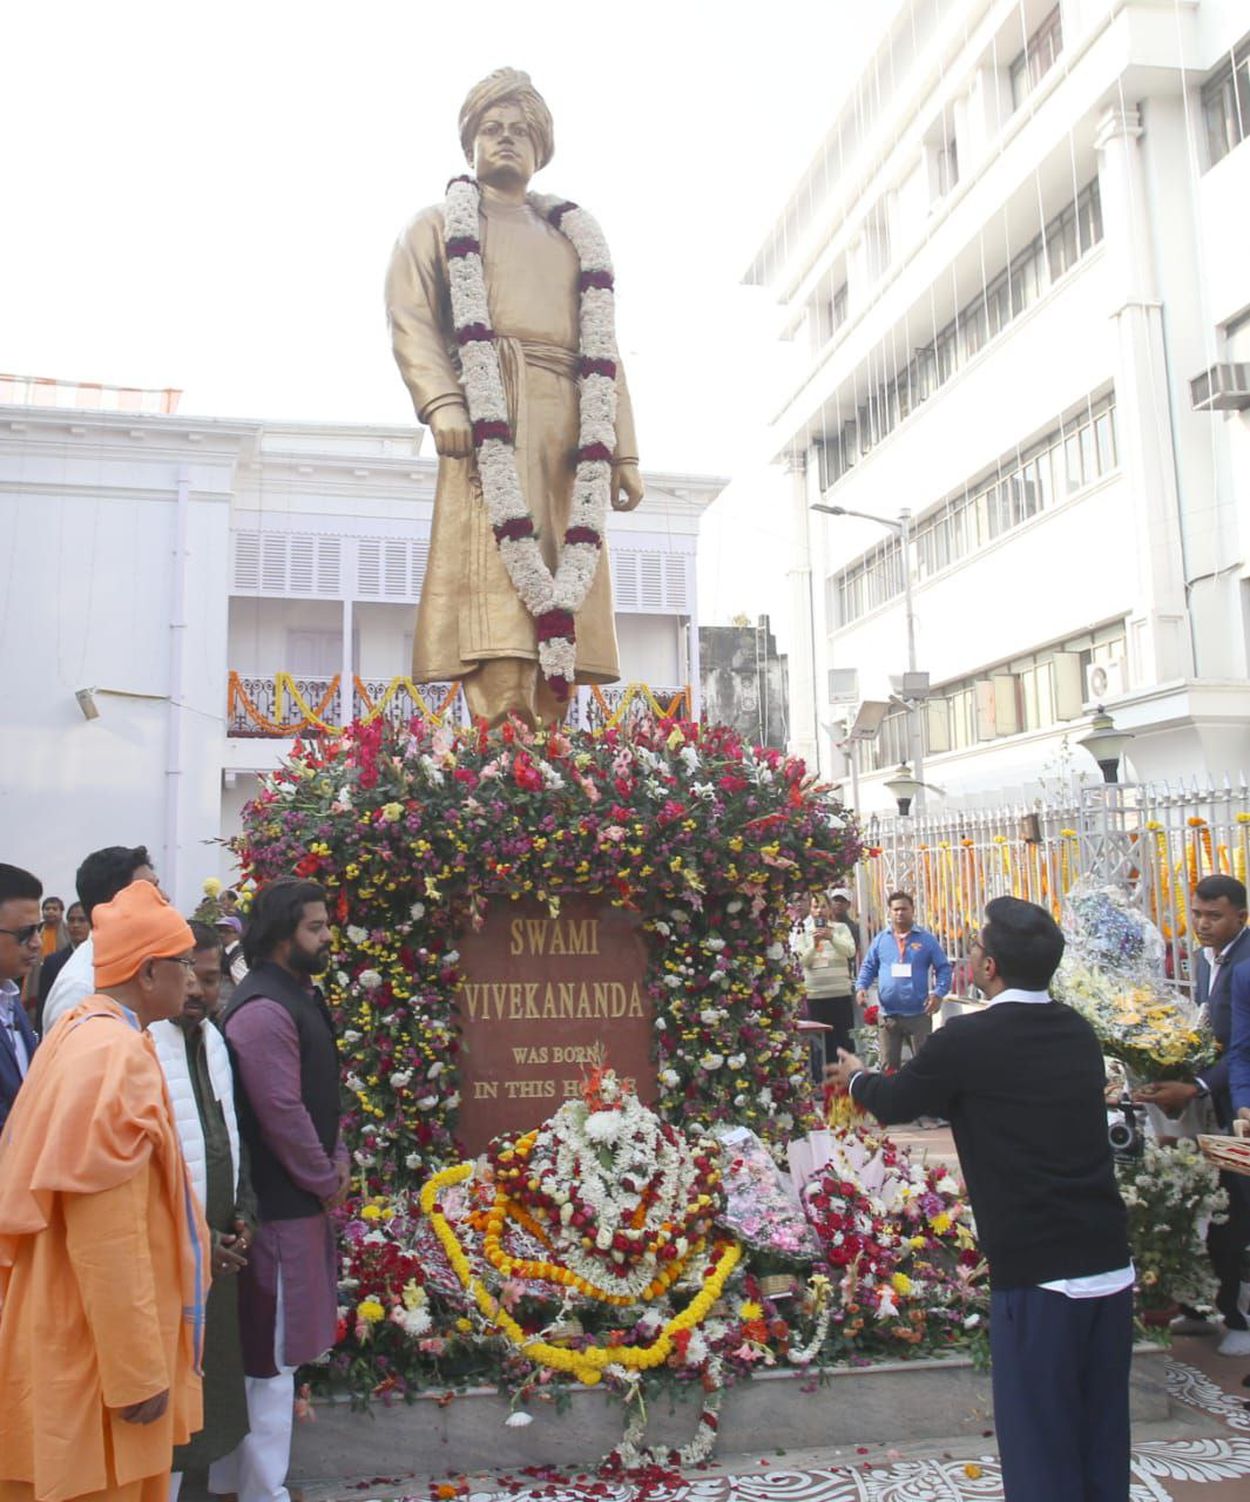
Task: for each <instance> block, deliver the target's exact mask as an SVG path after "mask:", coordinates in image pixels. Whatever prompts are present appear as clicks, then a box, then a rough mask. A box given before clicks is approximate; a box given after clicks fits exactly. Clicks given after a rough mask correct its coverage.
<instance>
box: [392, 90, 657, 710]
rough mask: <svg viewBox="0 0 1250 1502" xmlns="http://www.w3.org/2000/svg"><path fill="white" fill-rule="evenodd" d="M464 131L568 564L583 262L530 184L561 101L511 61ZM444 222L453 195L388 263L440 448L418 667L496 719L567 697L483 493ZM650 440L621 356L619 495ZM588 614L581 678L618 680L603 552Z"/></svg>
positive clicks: (495, 285) (405, 360) (482, 233)
mask: <svg viewBox="0 0 1250 1502" xmlns="http://www.w3.org/2000/svg"><path fill="white" fill-rule="evenodd" d="M460 142H461V145H462V147H463V148H464V153H465V156H466V158H467V159H468V161H469V163H470V165H471V166H472V167H473V170H474V174H475V176H476V178H477V181H478V183H479V185H480V188H481V224H480V229H479V234H478V239H479V240H480V242H481V246H482V261H483V266H484V270H485V279H486V290H487V297H488V301H489V306H490V322H491V327H492V329H493V330H494V332H495V347H496V350H497V351H498V355H499V364H500V371H501V374H502V377H503V382H504V388H505V392H506V395H507V401H508V414H509V418H510V421H511V426H512V431H513V441H514V446H515V454H516V465H517V473H518V476H519V478H520V481H521V488H522V491H523V493H524V496H525V499H526V502H527V503H528V506H529V510H530V515H531V517H532V518H533V521H534V526H535V528H536V530H537V533H538V538H539V543H540V546H541V548H542V552H543V556H544V559H545V561H546V564H547V567H548V568H549V569H551V570H552V571H553V572H554V570H555V569H556V567H557V565H558V563H559V549H560V541H559V540H560V539H561V538H563V536H564V533H565V529H566V528H567V526H568V524H569V513H570V507H571V504H572V494H573V477H574V471H575V468H576V453H577V446H578V433H579V423H578V418H579V410H580V408H579V396H578V383H577V378H578V356H579V350H580V331H579V327H578V312H579V300H578V297H579V294H578V280H579V273H580V267H579V264H578V258H577V252H576V251H575V250H574V249H573V246H572V245H571V244H570V242H569V241H568V240H567V239H566V238H565V237H564V235H562V234H561V233H560V231H559V230H558V229H556V228H554V227H553V226H552V225H551V224H549V223H548V222H547V220H546V219H544V218H543V217H542V215H541V214H539V213H538V212H537V211H536V210H535V208H534V207H533V206H532V205H531V204H530V203H529V202H528V201H527V198H526V190H527V188H528V186H529V180H530V178H531V177H532V176H533V175H534V173H535V172H536V171H537V170H538V169H539V168H541V167H544V166H546V164H547V163H548V162H549V161H550V160H551V156H552V152H553V150H554V132H553V127H552V122H551V113H550V111H549V110H548V108H547V105H546V103H545V102H544V100H543V98H542V96H541V95H540V94H539V93H538V92H537V90H535V88H534V87H533V85H532V84H531V83H530V80H529V75H528V74H526V73H522V72H520V71H518V70H517V69H515V68H500V69H499V70H498V71H497V72H495V73H492V74H491V75H490V76H489V77H488V78H485V79H483V80H482V81H481V83H479V84H477V85H476V86H475V87H474V88H473V89H471V90H470V92H469V95H468V98H467V99H466V100H465V102H464V106H463V108H462V109H461V111H460ZM443 235H444V226H443V207H442V205H441V204H440V205H436V206H434V207H432V208H427V209H424V210H422V212H421V213H419V214H418V215H417V216H416V218H415V219H414V220H413V221H412V223H411V224H410V225H409V226H408V228H407V229H406V230H405V231H404V232H403V234H402V235H401V236H400V238H399V242H398V244H397V245H396V246H395V250H394V254H393V255H392V257H391V264H390V270H389V272H388V273H387V279H386V305H387V314H388V318H389V321H390V329H391V343H392V347H393V349H394V353H395V359H396V362H397V363H398V365H399V370H400V374H401V375H402V376H403V378H404V383H405V385H406V386H407V387H408V390H409V392H410V394H411V396H412V400H413V405H414V407H415V408H416V412H417V416H418V417H419V418H420V420H421V421H422V422H423V423H426V424H427V425H428V426H429V428H430V431H431V432H432V433H433V435H434V446H435V448H436V449H437V450H438V455H439V465H438V484H437V489H436V491H435V496H434V526H433V534H432V536H431V540H430V557H429V564H428V566H427V569H426V575H425V582H424V584H423V585H422V589H421V604H420V606H419V608H418V612H417V630H416V636H415V639H414V642H413V663H412V676H413V678H414V679H415V680H416V681H417V682H419V683H431V682H436V681H438V680H443V679H455V678H458V679H461V680H462V682H463V685H464V692H465V697H466V698H467V700H468V704H469V709H470V710H471V712H472V713H473V715H474V717H475V718H481V719H484V720H486V721H487V722H488V723H489V724H498V723H499V722H500V721H501V720H502V719H503V718H504V717H505V716H506V715H507V714H515V715H517V716H519V717H520V718H522V719H524V720H526V721H528V722H529V723H530V724H538V723H552V722H554V721H555V720H558V719H559V718H560V716H561V715H562V714H563V711H564V706H563V705H562V704H559V703H558V702H557V701H556V699H555V698H554V696H553V694H552V693H551V690H550V689H549V688H548V686H547V683H546V681H545V680H544V678H543V676H542V674H541V672H540V671H539V667H538V643H537V636H536V630H535V625H534V620H533V617H532V616H531V615H530V614H529V612H528V611H527V610H526V608H525V606H524V605H523V604H522V603H521V600H520V597H519V596H518V594H517V591H516V588H515V586H514V585H513V583H512V580H511V579H510V578H509V576H508V572H507V570H506V568H505V567H504V562H503V558H502V556H501V554H500V552H499V548H498V546H497V544H496V542H495V538H494V535H493V533H492V531H491V523H490V517H489V516H488V514H487V510H486V506H485V504H484V502H483V500H482V495H481V488H480V484H479V482H478V476H477V467H476V464H475V461H474V457H473V437H472V428H471V424H470V422H469V414H468V407H467V403H466V400H465V394H464V388H463V385H462V383H461V375H460V367H459V360H458V357H457V355H456V337H455V328H454V324H453V320H452V312H451V293H450V289H449V279H448V269H447V253H446V250H445V247H444V242H443ZM637 456H638V446H637V441H636V439H635V436H634V419H633V411H632V409H631V407H630V402H629V392H628V389H627V387H626V385H625V378H624V375H623V373H622V371H621V367H620V364H619V360H618V362H617V411H616V452H615V454H614V455H613V468H612V483H611V496H612V504H613V505H614V506H615V507H616V509H618V510H632V509H633V507H635V506H637V505H638V503H639V501H641V500H642V494H643V489H642V480H641V477H640V476H639V473H638V457H637ZM576 630H577V671H576V681H577V682H578V683H614V682H615V681H616V680H617V679H618V678H619V677H620V667H619V663H618V656H617V646H616V626H615V621H614V618H613V613H612V581H611V576H610V573H609V569H608V564H607V560H606V558H605V557H604V556H602V555H601V556H600V560H599V568H598V570H597V572H596V574H595V577H594V581H593V583H592V584H591V587H590V592H589V594H588V595H587V597H586V599H585V601H584V603H583V605H582V607H581V609H580V610H579V611H578V612H577V617H576Z"/></svg>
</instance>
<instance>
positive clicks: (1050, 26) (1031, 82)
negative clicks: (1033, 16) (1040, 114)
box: [1010, 5, 1063, 110]
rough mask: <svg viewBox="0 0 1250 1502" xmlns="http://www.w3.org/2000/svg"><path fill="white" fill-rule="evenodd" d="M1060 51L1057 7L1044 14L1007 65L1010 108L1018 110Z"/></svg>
mask: <svg viewBox="0 0 1250 1502" xmlns="http://www.w3.org/2000/svg"><path fill="white" fill-rule="evenodd" d="M1062 51H1063V18H1062V17H1061V16H1060V14H1059V7H1058V6H1057V5H1056V6H1055V8H1054V10H1052V11H1051V13H1050V14H1049V15H1048V16H1047V17H1046V19H1045V20H1044V21H1043V22H1042V24H1041V25H1040V26H1039V27H1038V28H1037V30H1036V31H1035V32H1034V33H1033V35H1032V36H1031V37H1030V38H1029V39H1028V41H1027V42H1025V44H1024V49H1023V51H1021V53H1020V54H1019V56H1018V57H1017V58H1016V59H1015V60H1014V62H1013V63H1012V64H1011V68H1010V73H1011V107H1012V109H1013V110H1018V109H1019V108H1020V106H1021V105H1022V104H1023V103H1024V101H1025V100H1026V99H1027V98H1028V96H1029V95H1030V94H1031V93H1032V92H1033V90H1034V89H1035V88H1036V87H1037V86H1038V84H1039V83H1041V81H1042V79H1043V78H1045V76H1046V74H1047V73H1049V72H1050V70H1051V69H1052V68H1053V67H1054V66H1055V61H1056V59H1057V58H1058V56H1059V54H1060V53H1061V52H1062Z"/></svg>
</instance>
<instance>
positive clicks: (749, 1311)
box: [738, 1299, 764, 1320]
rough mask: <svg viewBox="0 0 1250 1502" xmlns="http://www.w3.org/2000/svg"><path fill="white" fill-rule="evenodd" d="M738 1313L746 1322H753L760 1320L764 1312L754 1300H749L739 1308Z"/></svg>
mask: <svg viewBox="0 0 1250 1502" xmlns="http://www.w3.org/2000/svg"><path fill="white" fill-rule="evenodd" d="M738 1313H739V1315H741V1317H742V1318H743V1319H744V1320H753V1319H759V1318H760V1316H761V1315H762V1314H763V1313H764V1310H763V1309H762V1308H761V1306H760V1305H759V1304H757V1303H756V1302H755V1300H754V1299H747V1300H746V1301H745V1302H744V1303H743V1304H741V1305H740V1306H739V1309H738Z"/></svg>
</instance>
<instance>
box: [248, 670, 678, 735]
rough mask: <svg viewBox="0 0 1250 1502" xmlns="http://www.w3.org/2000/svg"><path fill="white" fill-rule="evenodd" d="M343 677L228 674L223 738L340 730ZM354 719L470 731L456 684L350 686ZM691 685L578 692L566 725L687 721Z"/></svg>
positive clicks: (370, 681)
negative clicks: (419, 721)
mask: <svg viewBox="0 0 1250 1502" xmlns="http://www.w3.org/2000/svg"><path fill="white" fill-rule="evenodd" d="M342 706H343V694H342V675H341V674H337V673H336V674H335V675H334V677H333V678H297V677H296V676H295V675H294V674H293V673H274V674H273V676H272V677H265V678H246V677H244V676H243V675H242V674H240V673H235V672H232V673H231V674H230V682H229V688H228V691H227V701H226V733H227V734H228V735H232V736H237V737H239V738H244V737H246V738H251V739H268V740H288V739H290V737H292V736H295V735H303V734H305V733H306V732H308V731H310V730H338V729H340V728H341V727H342V724H343V718H342ZM351 710H352V713H351V716H350V717H349V718H352V719H357V720H363V721H364V722H365V723H366V724H369V723H370V722H372V721H373V720H376V719H378V718H379V716H385V717H386V719H388V720H389V721H390V722H391V723H392V724H395V725H406V724H407V723H408V722H409V720H412V719H413V718H415V717H417V716H419V717H420V718H421V719H423V720H425V721H426V722H427V723H428V724H433V725H442V724H448V725H467V724H469V711H468V706H467V705H466V704H465V700H464V695H463V694H462V693H461V692H460V685H459V683H422V684H414V683H413V681H412V679H411V678H407V677H402V676H401V677H397V678H390V679H386V678H360V677H353V679H352V695H351ZM690 714H691V694H690V689H689V687H688V686H686V687H683V686H674V685H671V684H663V685H661V684H647V683H614V684H612V685H611V686H610V687H608V688H600V687H598V686H597V685H596V686H594V687H592V688H581V689H578V690H577V693H576V695H575V698H574V702H573V705H572V708H571V710H570V713H569V718H568V723H569V724H570V725H571V726H573V727H574V728H577V729H586V730H600V729H603V728H605V727H607V726H613V725H620V724H622V723H627V722H628V721H630V720H633V719H639V718H642V717H644V716H647V715H656V716H660V717H663V716H668V717H670V718H675V719H689V718H690Z"/></svg>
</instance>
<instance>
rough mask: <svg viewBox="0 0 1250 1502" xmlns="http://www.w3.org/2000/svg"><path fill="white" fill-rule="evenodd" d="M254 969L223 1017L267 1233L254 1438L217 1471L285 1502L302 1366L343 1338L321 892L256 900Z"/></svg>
mask: <svg viewBox="0 0 1250 1502" xmlns="http://www.w3.org/2000/svg"><path fill="white" fill-rule="evenodd" d="M243 946H244V951H245V953H246V956H247V960H248V964H249V965H250V967H251V968H250V969H249V971H248V973H247V975H245V976H244V978H243V980H242V981H241V982H240V983H239V985H238V987H237V988H236V990H235V993H234V995H233V997H232V998H231V1000H230V1005H229V1006H228V1007H227V1008H226V1012H225V1019H224V1028H225V1033H226V1041H227V1042H228V1043H229V1045H230V1053H231V1057H232V1059H233V1061H234V1066H235V1070H236V1074H237V1078H238V1104H239V1121H240V1125H241V1127H242V1129H243V1134H244V1136H245V1138H246V1140H247V1145H248V1149H249V1152H250V1155H251V1167H252V1182H253V1185H254V1187H255V1191H256V1199H257V1204H258V1208H259V1225H258V1228H257V1232H256V1238H255V1240H254V1241H253V1243H252V1250H251V1254H250V1259H249V1262H248V1265H247V1268H246V1269H245V1270H244V1272H243V1273H242V1274H241V1276H240V1283H239V1319H240V1323H241V1326H242V1335H243V1364H244V1370H245V1371H246V1373H247V1398H248V1422H249V1425H250V1429H251V1432H250V1433H249V1434H248V1436H247V1438H246V1439H244V1440H243V1442H242V1443H241V1444H240V1445H239V1447H238V1449H237V1450H235V1451H234V1452H233V1454H231V1455H229V1456H226V1457H225V1458H224V1459H223V1460H220V1461H217V1462H215V1463H214V1465H213V1466H212V1468H211V1470H210V1472H209V1489H210V1490H211V1491H214V1492H235V1493H237V1495H238V1499H239V1502H289V1494H288V1492H287V1490H286V1484H285V1483H286V1473H287V1468H288V1466H289V1464H290V1458H291V1426H292V1418H293V1411H294V1399H295V1393H294V1376H295V1369H296V1368H297V1367H298V1366H300V1365H302V1364H303V1363H304V1362H306V1361H315V1360H316V1359H317V1358H318V1357H319V1356H321V1355H322V1354H323V1353H324V1352H325V1351H326V1350H327V1349H328V1348H329V1347H330V1346H331V1345H332V1344H333V1343H334V1327H335V1323H336V1319H337V1308H336V1305H337V1299H336V1278H335V1249H334V1231H333V1227H332V1226H331V1224H330V1218H329V1215H328V1214H327V1211H328V1210H329V1209H330V1208H332V1207H333V1206H334V1205H336V1204H338V1203H339V1202H340V1201H341V1200H342V1198H343V1196H344V1194H345V1192H346V1189H347V1182H348V1158H347V1153H346V1151H345V1149H344V1147H343V1143H342V1139H341V1137H340V1136H339V1065H338V1050H337V1048H336V1045H335V1040H334V1027H333V1023H332V1022H331V1020H330V1014H329V1012H328V1011H327V1009H326V1005H325V1002H324V1001H323V1000H322V998H321V993H320V992H319V991H318V990H317V989H316V987H315V986H314V985H313V976H315V975H320V974H321V973H322V971H324V970H325V968H326V965H327V964H328V963H329V958H330V923H329V917H328V915H327V912H326V904H325V893H324V891H323V890H322V889H321V888H320V887H319V886H317V885H316V883H315V882H311V881H300V880H297V879H296V878H294V877H282V878H280V879H279V880H277V881H274V882H271V883H270V884H269V885H268V886H266V887H264V888H262V889H261V891H260V892H258V893H257V895H256V900H255V902H254V903H253V905H252V911H251V914H250V918H249V923H248V929H247V933H246V935H245V936H244V940H243Z"/></svg>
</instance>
